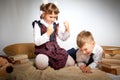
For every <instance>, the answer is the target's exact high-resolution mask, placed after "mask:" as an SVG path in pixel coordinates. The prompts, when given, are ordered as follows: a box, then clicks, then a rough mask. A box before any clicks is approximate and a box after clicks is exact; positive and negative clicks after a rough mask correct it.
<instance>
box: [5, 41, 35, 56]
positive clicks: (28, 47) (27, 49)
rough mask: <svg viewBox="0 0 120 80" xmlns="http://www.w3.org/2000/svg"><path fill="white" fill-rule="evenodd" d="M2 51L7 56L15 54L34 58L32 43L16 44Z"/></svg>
mask: <svg viewBox="0 0 120 80" xmlns="http://www.w3.org/2000/svg"><path fill="white" fill-rule="evenodd" d="M3 51H4V52H5V53H6V54H7V55H8V56H14V55H17V54H27V55H28V58H34V57H35V54H34V43H18V44H11V45H8V46H6V47H5V48H4V49H3Z"/></svg>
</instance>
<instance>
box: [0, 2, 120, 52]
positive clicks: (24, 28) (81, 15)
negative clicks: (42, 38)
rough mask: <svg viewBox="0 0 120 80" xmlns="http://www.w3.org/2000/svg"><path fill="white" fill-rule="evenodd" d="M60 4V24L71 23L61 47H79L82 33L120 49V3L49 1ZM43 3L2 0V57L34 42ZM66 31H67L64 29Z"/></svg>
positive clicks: (100, 42)
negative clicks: (13, 47) (34, 25)
mask: <svg viewBox="0 0 120 80" xmlns="http://www.w3.org/2000/svg"><path fill="white" fill-rule="evenodd" d="M49 1H51V2H57V6H58V8H59V9H60V14H59V22H60V23H62V24H63V22H64V21H65V20H67V21H69V23H70V33H71V36H70V38H69V39H68V40H67V41H65V42H62V41H60V40H59V39H58V43H59V44H60V46H61V47H64V48H65V49H70V48H71V47H77V45H76V37H77V34H78V33H79V32H80V31H82V30H89V31H91V32H92V34H93V36H94V39H95V41H96V43H97V44H99V45H108V46H120V0H49ZM41 3H42V0H0V54H4V52H3V51H2V49H3V48H4V47H5V46H7V45H10V44H14V43H29V42H30V43H31V42H33V28H32V22H33V21H34V20H39V16H40V11H39V6H40V5H41ZM63 29H64V27H63Z"/></svg>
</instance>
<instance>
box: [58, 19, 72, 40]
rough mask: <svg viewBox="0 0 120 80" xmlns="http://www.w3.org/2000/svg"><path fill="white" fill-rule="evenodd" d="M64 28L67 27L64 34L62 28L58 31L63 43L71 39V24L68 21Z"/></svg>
mask: <svg viewBox="0 0 120 80" xmlns="http://www.w3.org/2000/svg"><path fill="white" fill-rule="evenodd" d="M64 26H65V31H64V32H62V29H61V28H60V26H59V29H58V37H59V39H61V40H62V41H65V40H67V39H68V38H69V37H70V30H69V23H68V22H67V21H66V22H64Z"/></svg>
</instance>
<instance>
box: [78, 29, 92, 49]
mask: <svg viewBox="0 0 120 80" xmlns="http://www.w3.org/2000/svg"><path fill="white" fill-rule="evenodd" d="M92 41H94V38H93V36H92V33H91V32H89V31H85V30H83V31H81V32H80V33H79V34H78V35H77V46H78V47H79V48H82V47H83V46H84V44H85V43H91V42H92Z"/></svg>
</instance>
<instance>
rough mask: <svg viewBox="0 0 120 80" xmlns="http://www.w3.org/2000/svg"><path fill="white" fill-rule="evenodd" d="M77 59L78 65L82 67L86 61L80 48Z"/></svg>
mask: <svg viewBox="0 0 120 80" xmlns="http://www.w3.org/2000/svg"><path fill="white" fill-rule="evenodd" d="M76 61H77V65H78V66H79V67H80V66H81V65H83V64H85V63H84V56H82V54H81V53H80V50H78V51H77V52H76Z"/></svg>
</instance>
